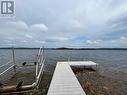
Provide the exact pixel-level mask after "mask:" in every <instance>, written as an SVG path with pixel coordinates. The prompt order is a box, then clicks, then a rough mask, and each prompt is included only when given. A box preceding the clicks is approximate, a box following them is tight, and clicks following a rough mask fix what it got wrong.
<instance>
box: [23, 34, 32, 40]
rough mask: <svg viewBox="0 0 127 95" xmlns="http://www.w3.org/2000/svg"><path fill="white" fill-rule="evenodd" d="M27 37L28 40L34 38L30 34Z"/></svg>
mask: <svg viewBox="0 0 127 95" xmlns="http://www.w3.org/2000/svg"><path fill="white" fill-rule="evenodd" d="M25 36H26V37H27V38H30V39H32V38H33V37H32V36H31V35H29V34H25Z"/></svg>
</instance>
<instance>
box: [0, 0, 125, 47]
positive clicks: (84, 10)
mask: <svg viewBox="0 0 127 95" xmlns="http://www.w3.org/2000/svg"><path fill="white" fill-rule="evenodd" d="M12 46H15V47H41V46H45V47H49V48H50V47H74V48H80V47H81V48H127V0H15V15H14V17H10V18H6V17H0V47H12Z"/></svg>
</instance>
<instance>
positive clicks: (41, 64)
mask: <svg viewBox="0 0 127 95" xmlns="http://www.w3.org/2000/svg"><path fill="white" fill-rule="evenodd" d="M13 52H14V51H13ZM44 62H45V60H44V52H43V49H42V48H40V49H39V51H38V57H37V64H36V70H35V71H36V80H35V82H34V83H32V84H31V85H25V86H21V88H20V89H16V87H15V86H12V87H10V88H6V87H5V88H2V89H1V90H2V93H6V92H18V91H20V92H21V91H24V90H32V89H34V88H36V89H38V87H39V83H40V81H41V75H42V74H43V71H44ZM13 67H15V64H13V65H12V66H10V67H9V68H8V69H6V70H5V71H3V72H2V73H1V74H0V75H2V74H4V73H5V72H7V71H8V70H10V69H11V68H13ZM39 68H40V69H39Z"/></svg>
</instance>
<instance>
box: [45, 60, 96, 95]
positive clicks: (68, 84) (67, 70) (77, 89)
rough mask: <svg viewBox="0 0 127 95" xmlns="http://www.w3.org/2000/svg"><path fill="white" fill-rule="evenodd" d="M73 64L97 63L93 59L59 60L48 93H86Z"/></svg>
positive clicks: (76, 94) (65, 94)
mask: <svg viewBox="0 0 127 95" xmlns="http://www.w3.org/2000/svg"><path fill="white" fill-rule="evenodd" d="M71 65H73V66H77V65H78V66H79V65H83V66H84V65H86V66H87V65H88V66H90V65H96V63H94V62H91V61H83V62H81V61H80V62H79V61H75V62H58V63H57V65H56V68H55V72H54V75H53V78H52V81H51V84H50V87H49V90H48V94H47V95H86V94H85V92H84V90H83V89H82V87H81V85H80V83H79V81H78V80H77V78H76V76H75V74H74V73H73V71H72V69H71V67H70V66H71Z"/></svg>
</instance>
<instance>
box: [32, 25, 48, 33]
mask: <svg viewBox="0 0 127 95" xmlns="http://www.w3.org/2000/svg"><path fill="white" fill-rule="evenodd" d="M30 28H31V30H32V31H35V32H36V31H42V32H45V31H48V27H47V26H46V25H44V24H34V25H31V27H30Z"/></svg>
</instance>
